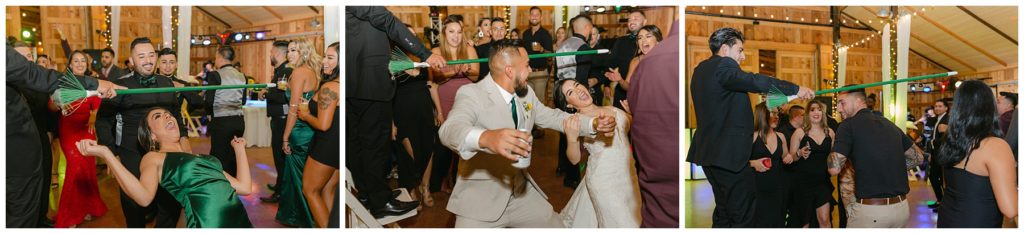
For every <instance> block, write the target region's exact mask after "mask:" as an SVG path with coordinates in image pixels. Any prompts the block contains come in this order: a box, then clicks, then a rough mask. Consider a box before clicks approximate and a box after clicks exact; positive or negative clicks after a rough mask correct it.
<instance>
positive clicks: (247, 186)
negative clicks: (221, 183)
mask: <svg viewBox="0 0 1024 234" xmlns="http://www.w3.org/2000/svg"><path fill="white" fill-rule="evenodd" d="M231 147H232V148H234V149H235V167H236V168H238V178H235V177H231V175H229V174H228V173H227V172H221V173H224V177H225V178H227V179H228V182H229V183H231V188H233V189H235V192H236V193H238V195H242V196H245V195H249V194H250V193H252V176H250V175H249V158H248V157H246V156H245V138H241V137H235V138H234V139H232V140H231Z"/></svg>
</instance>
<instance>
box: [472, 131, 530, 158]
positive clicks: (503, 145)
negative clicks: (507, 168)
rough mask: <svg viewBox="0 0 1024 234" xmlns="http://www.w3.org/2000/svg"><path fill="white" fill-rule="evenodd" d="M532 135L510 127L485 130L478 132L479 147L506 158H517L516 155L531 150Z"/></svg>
mask: <svg viewBox="0 0 1024 234" xmlns="http://www.w3.org/2000/svg"><path fill="white" fill-rule="evenodd" d="M532 142H533V136H531V135H530V134H529V133H526V132H521V131H517V130H515V129H511V128H503V129H496V130H486V131H484V132H483V133H482V134H480V141H479V143H480V147H481V148H484V149H488V150H491V152H494V153H497V154H499V155H501V156H502V157H505V158H507V159H508V160H512V161H515V160H519V158H518V157H517V156H516V155H522V156H524V157H525V156H527V155H530V151H531V150H533V149H532V147H530V144H531V143H532Z"/></svg>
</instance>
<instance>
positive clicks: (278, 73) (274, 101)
mask: <svg viewBox="0 0 1024 234" xmlns="http://www.w3.org/2000/svg"><path fill="white" fill-rule="evenodd" d="M291 75H292V68H290V67H288V62H287V61H285V62H282V63H281V65H278V66H277V67H275V68H274V78H272V79H271V80H270V83H275V84H276V83H277V82H278V81H280V80H281V78H285V77H290V76H291ZM265 97H266V98H267V117H281V116H286V115H288V113H285V112H284V106H285V105H288V98H287V97H285V95H284V91H283V90H281V89H280V87H274V88H268V89H267V94H266V96H265Z"/></svg>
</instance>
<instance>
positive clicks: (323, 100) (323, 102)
mask: <svg viewBox="0 0 1024 234" xmlns="http://www.w3.org/2000/svg"><path fill="white" fill-rule="evenodd" d="M337 101H338V93H335V92H334V91H332V90H331V89H323V90H321V92H320V96H319V99H318V100H317V101H316V104H317V108H320V110H321V111H322V110H327V108H328V107H331V105H334V103H335V102H337Z"/></svg>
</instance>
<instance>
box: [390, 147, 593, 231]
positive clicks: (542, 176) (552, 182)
mask: <svg viewBox="0 0 1024 234" xmlns="http://www.w3.org/2000/svg"><path fill="white" fill-rule="evenodd" d="M544 131H545V134H544V138H543V139H537V140H535V141H534V144H533V156H534V158H533V159H532V161H531V164H530V168H529V169H528V170H529V171H530V175H531V176H533V179H534V180H536V181H537V183H538V184H540V187H541V189H543V190H544V193H545V194H547V196H548V202H550V203H551V206H552V207H553V208H554V210H555V211H556V212H558V211H561V210H562V207H565V204H566V203H568V202H569V198H570V197H572V193H573V190H572V189H570V188H566V187H565V186H562V177H558V176H555V168H556V167H558V132H556V131H554V130H548V129H544ZM435 163H436V162H435ZM396 185H397V181H395V180H391V186H392V187H395V186H396ZM450 196H451V194H449V193H446V192H436V193H433V197H434V206H433V207H426V206H424V207H422V208H423V209H422V210H420V211H418V213H419V214H418V215H416V216H413V217H411V218H408V219H405V220H402V221H399V222H398V224H399V226H402V227H405V228H410V227H411V228H448V227H454V226H455V215H454V214H452V213H451V212H449V211H448V210H446V209H445V207H446V206H448V197H450Z"/></svg>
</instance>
